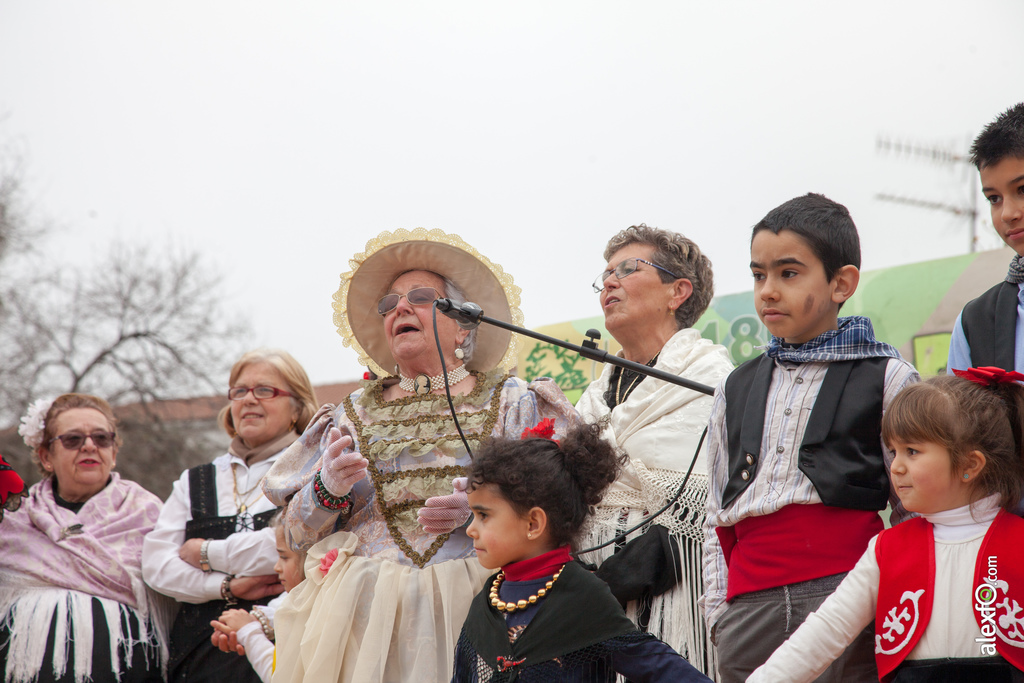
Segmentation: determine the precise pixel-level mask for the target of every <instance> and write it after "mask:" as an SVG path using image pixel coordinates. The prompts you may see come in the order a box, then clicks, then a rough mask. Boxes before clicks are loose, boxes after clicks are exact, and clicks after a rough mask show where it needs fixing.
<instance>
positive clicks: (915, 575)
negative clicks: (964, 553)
mask: <svg viewBox="0 0 1024 683" xmlns="http://www.w3.org/2000/svg"><path fill="white" fill-rule="evenodd" d="M875 557H876V559H877V560H878V567H879V571H880V576H879V581H878V605H877V607H876V610H875V661H876V662H877V664H878V678H879V680H882V681H885V680H890V679H891V678H892V676H893V674H894V672H895V671H896V669H897V667H899V665H900V664H901V663H902V662H903V660H904V659H906V657H907V655H908V654H910V653H911V651H913V649H914V647H915V646H916V645H917V643H918V641H919V640H921V636H922V635H923V634H924V631H925V629H926V628H927V627H928V620H929V619H930V618H931V614H932V599H933V597H934V592H935V591H934V588H935V539H934V537H933V536H932V525H931V524H930V523H929V522H927V521H926V520H924V519H922V518H915V519H911V520H908V521H906V522H903V523H902V524H900V525H898V526H895V527H893V528H892V529H887V530H885V531H883V532H882V533H881V534H879V535H878V540H877V541H876V542H875ZM973 586H974V590H973V592H972V594H971V595H970V596H968V597H966V598H965V599H970V600H971V601H972V602H973V604H974V617H975V619H976V620H977V622H978V626H980V627H981V634H982V635H981V638H977V639H976V640H977V642H978V654H979V656H992V655H995V654H997V653H998V654H1000V655H1002V656H1003V657H1004V658H1005V659H1006V660H1007V661H1008V662H1010V664H1012V665H1013V666H1014V667H1016V668H1018V669H1021V670H1024V519H1021V518H1020V517H1017V516H1016V515H1011V514H1008V513H1007V512H1005V511H1004V510H1000V511H999V514H998V515H996V518H995V520H993V522H992V525H991V526H990V527H989V530H988V532H987V533H986V534H985V538H984V540H982V542H981V550H980V551H979V552H978V559H977V560H976V562H975V566H974V582H973Z"/></svg>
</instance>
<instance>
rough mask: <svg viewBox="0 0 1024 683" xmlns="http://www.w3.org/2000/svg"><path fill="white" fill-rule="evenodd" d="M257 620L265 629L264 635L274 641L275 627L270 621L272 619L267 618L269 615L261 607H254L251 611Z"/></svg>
mask: <svg viewBox="0 0 1024 683" xmlns="http://www.w3.org/2000/svg"><path fill="white" fill-rule="evenodd" d="M249 614H251V615H252V616H253V617H255V619H256V621H258V622H260V627H261V628H262V629H263V635H265V636H266V637H267V640H269V641H270V642H274V627H273V626H272V625H271V623H270V619H267V615H266V614H264V613H263V610H261V609H254V610H253V611H251V612H249Z"/></svg>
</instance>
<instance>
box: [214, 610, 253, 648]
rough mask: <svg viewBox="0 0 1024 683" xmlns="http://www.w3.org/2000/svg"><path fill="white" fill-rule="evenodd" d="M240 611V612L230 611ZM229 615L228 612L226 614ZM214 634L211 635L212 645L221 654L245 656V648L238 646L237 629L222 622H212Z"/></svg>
mask: <svg viewBox="0 0 1024 683" xmlns="http://www.w3.org/2000/svg"><path fill="white" fill-rule="evenodd" d="M229 611H232V612H234V611H240V610H229ZM225 614H227V612H225ZM210 626H212V627H213V633H212V634H211V635H210V643H212V644H213V646H214V647H215V648H217V649H218V650H220V651H221V652H236V653H238V654H240V655H242V656H245V648H244V647H242V646H241V645H239V644H238V633H237V631H236V630H235V629H233V628H231V627H230V626H228V625H227V624H225V623H223V622H220V621H211V622H210Z"/></svg>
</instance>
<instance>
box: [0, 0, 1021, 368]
mask: <svg viewBox="0 0 1024 683" xmlns="http://www.w3.org/2000/svg"><path fill="white" fill-rule="evenodd" d="M1022 28H1024V2H1021V1H1020V0H977V1H972V2H963V0H929V1H928V2H923V1H917V0H915V1H907V2H888V1H885V2H882V1H866V2H857V3H834V2H821V1H820V0H818V1H815V2H794V1H784V2H783V1H779V2H753V1H739V2H737V1H733V2H702V3H694V2H682V1H680V0H676V1H674V2H661V1H658V2H643V1H636V2H614V3H613V2H595V1H592V0H591V1H588V2H556V1H551V0H547V1H544V2H526V1H517V2H505V3H501V2H465V3H463V2H447V1H444V0H438V1H436V2H372V3H354V2H343V1H341V0H332V1H331V2H287V3H285V2H266V1H261V0H245V1H239V2H218V1H206V2H181V1H177V2H173V3H172V2H146V3H142V2H137V0H136V1H131V2H129V1H123V2H97V1H94V0H83V1H82V2H75V3H68V2H52V1H51V0H0V140H3V141H5V142H6V143H7V144H9V145H13V148H14V149H16V150H17V151H18V152H19V153H20V154H21V155H22V157H23V162H24V168H25V178H24V182H25V186H26V190H27V192H28V195H29V198H30V200H31V202H32V206H33V211H34V214H35V215H36V216H37V217H41V218H46V219H48V220H50V221H52V222H53V224H54V225H56V226H57V227H58V228H59V230H58V232H57V233H56V234H55V236H54V237H53V238H51V241H50V242H48V243H47V244H46V245H45V247H46V249H47V252H48V253H51V254H52V255H53V259H54V262H55V263H59V260H60V259H89V260H90V262H92V263H94V264H96V265H97V267H101V264H102V261H103V257H104V256H105V254H106V253H107V251H108V249H109V246H110V244H111V242H112V240H114V239H116V238H120V239H123V240H127V241H129V242H133V243H134V242H138V243H148V244H153V245H156V246H157V247H158V248H161V249H180V250H199V251H201V252H202V253H203V256H204V259H206V260H207V262H208V264H209V265H210V266H211V267H214V268H216V269H218V270H219V271H220V272H222V273H223V274H224V276H225V287H224V300H225V302H226V303H227V304H228V305H229V307H230V308H231V309H232V310H233V311H235V312H237V313H239V314H240V315H242V316H244V317H247V318H249V319H250V321H251V323H252V326H253V329H254V330H255V337H254V338H253V339H252V340H251V342H252V345H253V346H257V345H267V346H279V347H282V348H285V349H288V350H289V351H291V352H292V353H293V354H294V355H295V356H296V357H297V358H298V359H299V361H300V362H302V363H303V364H304V365H305V366H306V368H307V370H308V371H309V372H310V375H311V376H312V378H313V380H314V382H318V383H322V382H330V381H338V380H346V379H352V378H354V377H356V376H358V375H359V374H360V373H361V369H360V368H359V367H358V366H357V365H356V362H355V354H354V353H353V352H352V351H351V350H349V349H347V348H345V347H343V346H342V344H341V340H340V338H339V337H338V336H337V334H336V332H335V330H334V327H333V324H332V322H331V315H332V310H331V295H332V294H333V293H334V291H335V290H336V289H337V286H338V275H339V274H340V273H342V272H344V271H347V270H348V269H349V268H348V262H347V261H348V258H349V257H350V256H351V255H352V254H353V253H355V252H357V251H362V248H363V246H364V245H365V243H366V241H367V239H369V238H371V237H373V236H375V235H376V234H378V233H379V232H381V231H382V230H395V229H398V228H409V229H411V228H415V227H419V226H422V227H427V228H440V229H442V230H445V231H449V232H456V233H458V234H460V235H462V237H463V238H465V239H466V240H467V241H468V242H470V243H471V244H473V245H475V246H476V247H477V248H478V249H480V250H481V251H482V252H483V253H485V254H487V255H488V256H489V257H490V258H491V259H493V260H494V261H496V262H498V263H500V264H501V265H502V266H504V268H505V269H506V270H507V271H509V272H511V273H512V274H513V276H514V277H515V278H516V281H517V283H518V284H519V285H520V286H521V287H522V288H523V310H524V313H525V315H526V323H527V325H528V326H530V327H537V326H541V325H545V324H549V323H554V322H561V321H564V320H569V319H574V318H582V317H588V316H593V315H598V314H599V313H600V311H599V307H598V303H597V300H596V297H595V295H594V294H593V292H592V290H591V289H590V287H589V284H590V282H591V281H592V280H593V278H594V276H595V275H596V273H597V272H599V271H600V270H601V269H602V268H603V266H604V261H603V260H602V257H601V253H602V251H603V246H604V243H605V242H606V241H607V239H608V238H609V237H610V236H611V235H612V234H613V233H615V232H616V231H618V230H619V229H621V228H623V227H626V226H628V225H630V224H633V223H639V222H646V223H647V224H648V225H655V226H659V227H662V228H667V229H672V230H677V231H679V232H683V233H685V234H686V235H688V236H689V237H691V238H693V239H694V240H695V241H696V242H697V243H698V244H699V245H700V246H701V247H702V248H703V249H704V250H705V251H706V252H707V253H708V254H709V256H710V257H711V259H712V261H713V263H714V265H715V273H716V283H717V292H718V293H721V294H727V293H732V292H738V291H744V290H747V289H750V287H751V282H750V274H749V269H748V265H747V264H748V263H749V251H748V241H749V231H750V228H751V226H752V225H753V224H754V223H756V222H757V221H758V220H759V219H760V218H761V217H762V216H763V215H764V214H765V213H766V212H767V211H769V210H770V209H771V208H773V207H774V206H776V205H778V204H780V203H782V202H783V201H785V200H787V199H790V198H791V197H793V196H796V195H799V194H803V193H805V192H808V191H816V192H823V193H825V194H827V195H829V196H830V197H832V198H833V199H835V200H837V201H839V202H842V203H844V204H846V205H847V206H848V207H849V208H850V210H851V212H852V213H853V217H854V220H855V221H856V222H857V224H858V226H859V228H860V232H861V240H862V248H863V254H864V267H865V269H868V270H870V269H875V268H881V267H887V266H891V265H896V264H900V263H908V262H914V261H922V260H927V259H933V258H939V257H944V256H951V255H955V254H960V253H964V252H965V251H966V250H967V247H968V222H967V221H966V220H965V219H963V218H962V217H959V218H958V217H956V216H953V215H951V214H948V213H943V212H939V211H932V210H925V209H918V208H908V207H904V206H899V205H895V204H891V203H885V202H882V201H879V200H877V199H876V198H875V195H876V194H877V193H880V192H885V193H891V194H899V195H907V196H913V197H917V198H921V199H926V200H931V201H937V202H944V203H949V204H955V205H963V206H970V204H971V201H972V200H973V199H975V198H977V199H980V193H979V192H978V190H977V178H976V175H977V174H976V172H975V171H974V170H973V168H968V167H966V166H964V165H962V164H961V165H952V166H943V165H936V164H932V163H926V162H923V161H920V160H917V159H913V158H910V157H906V156H899V155H894V154H891V153H890V154H886V153H880V152H879V151H878V150H877V149H876V140H877V139H878V138H879V136H891V137H894V138H896V139H899V140H903V141H908V142H914V143H919V144H924V145H939V146H943V147H945V148H948V149H950V150H954V151H957V152H964V151H966V148H967V146H968V144H969V141H970V140H971V139H972V138H973V137H974V136H975V135H976V134H977V133H978V131H979V130H980V128H981V127H982V126H983V125H984V124H985V123H987V122H988V121H990V120H991V119H992V118H994V117H995V116H996V115H997V114H998V113H1000V112H1001V111H1003V110H1005V109H1006V108H1007V107H1009V106H1011V105H1012V104H1014V103H1015V102H1018V101H1020V100H1021V99H1024V80H1022V78H1021V61H1022V60H1021V55H1022V54H1024V47H1022V35H1024V34H1022ZM978 207H979V208H980V209H981V211H982V212H983V213H982V216H981V218H980V219H979V221H978V223H979V226H980V229H981V231H980V234H981V239H980V247H981V248H993V247H995V246H998V245H999V242H998V239H997V238H996V237H995V235H994V233H993V231H992V228H991V223H990V221H989V219H988V215H987V210H986V207H985V206H983V205H982V204H981V203H980V201H979V203H978Z"/></svg>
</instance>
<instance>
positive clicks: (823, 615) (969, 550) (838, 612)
mask: <svg viewBox="0 0 1024 683" xmlns="http://www.w3.org/2000/svg"><path fill="white" fill-rule="evenodd" d="M998 512H999V496H998V495H993V496H989V497H988V498H983V499H982V500H979V501H977V502H975V503H973V504H972V505H965V506H963V507H959V508H956V509H954V510H944V511H943V512H938V513H934V514H928V515H922V517H924V518H925V519H927V520H928V521H929V522H931V523H932V530H933V534H934V537H935V599H934V602H933V603H932V615H931V619H930V620H929V622H928V626H927V628H926V629H925V632H924V635H922V636H921V640H919V641H918V643H917V645H916V646H915V647H914V649H913V651H911V653H910V654H909V655H907V659H936V658H945V657H964V658H969V657H981V656H983V655H982V653H981V648H980V645H978V643H977V642H975V638H978V637H980V636H981V629H980V628H979V627H978V622H977V621H976V620H975V618H974V612H973V601H972V600H971V594H972V593H973V583H974V565H975V561H976V560H977V557H978V552H979V551H980V550H981V542H982V540H983V539H984V538H985V533H986V532H987V531H988V528H989V526H990V525H991V524H992V520H993V519H995V517H996V514H997V513H998ZM876 538H877V537H875V538H873V539H871V542H870V543H869V544H868V549H867V550H866V551H865V552H864V555H862V556H861V558H860V560H858V562H857V565H856V566H855V567H854V568H853V569H852V570H851V571H850V573H849V574H848V575H847V576H846V578H845V579H844V580H843V582H842V583H841V584H840V585H839V587H838V588H837V589H836V592H835V593H833V594H832V595H831V596H830V597H829V598H828V599H827V600H826V601H825V602H824V603H822V605H821V607H819V608H818V610H817V611H816V612H814V613H813V614H811V615H810V616H809V617H807V620H806V621H805V622H804V623H803V625H802V626H801V627H800V628H799V629H797V631H796V632H795V633H794V634H793V635H792V636H790V638H789V640H787V641H786V642H785V643H784V644H783V645H782V646H781V647H780V648H779V649H778V650H776V651H775V653H774V654H773V655H772V656H771V658H769V660H768V661H767V662H766V663H765V664H764V666H762V667H760V668H758V669H757V670H756V671H755V672H754V673H753V674H751V676H750V678H748V679H747V681H748V683H751V682H759V681H793V682H794V683H795V682H797V681H813V680H814V679H815V678H817V677H818V675H819V674H820V673H821V672H822V671H824V670H825V669H826V668H827V667H828V665H829V664H831V663H832V661H833V660H835V659H836V658H837V657H838V656H839V655H840V654H842V652H843V650H845V649H846V646H847V645H849V644H850V643H851V642H853V640H854V638H856V637H857V635H859V634H860V632H861V631H862V630H864V628H866V627H867V626H868V625H870V624H872V623H874V620H875V609H876V603H877V602H878V580H879V570H878V561H877V560H876V559H875V540H876ZM922 560H923V558H922Z"/></svg>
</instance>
